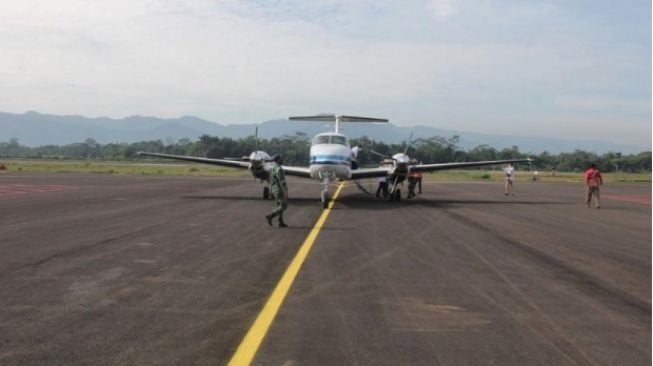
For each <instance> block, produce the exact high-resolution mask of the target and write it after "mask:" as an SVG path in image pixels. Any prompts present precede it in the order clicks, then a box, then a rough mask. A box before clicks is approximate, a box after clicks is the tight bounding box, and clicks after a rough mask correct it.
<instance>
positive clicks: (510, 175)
mask: <svg viewBox="0 0 653 366" xmlns="http://www.w3.org/2000/svg"><path fill="white" fill-rule="evenodd" d="M504 171H505V172H506V187H505V192H504V194H505V195H506V196H507V195H511V196H514V195H515V191H514V185H513V180H514V179H515V168H513V166H512V163H510V164H508V166H507V167H506V168H505V169H504Z"/></svg>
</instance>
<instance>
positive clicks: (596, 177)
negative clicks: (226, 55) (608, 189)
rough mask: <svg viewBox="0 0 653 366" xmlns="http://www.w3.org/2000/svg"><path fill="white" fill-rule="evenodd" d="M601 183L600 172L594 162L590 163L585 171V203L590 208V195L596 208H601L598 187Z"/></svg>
mask: <svg viewBox="0 0 653 366" xmlns="http://www.w3.org/2000/svg"><path fill="white" fill-rule="evenodd" d="M602 185H603V177H602V176H601V172H599V170H598V169H597V168H596V164H594V163H592V164H590V167H589V169H587V170H586V171H585V205H586V206H587V208H590V205H591V203H592V196H593V197H594V200H595V202H596V208H597V209H599V208H601V195H600V190H599V187H600V186H602Z"/></svg>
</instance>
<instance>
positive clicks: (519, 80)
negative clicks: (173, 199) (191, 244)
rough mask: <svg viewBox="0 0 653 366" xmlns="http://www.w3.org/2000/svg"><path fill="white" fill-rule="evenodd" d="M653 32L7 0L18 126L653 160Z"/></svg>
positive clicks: (552, 6) (610, 20)
mask: <svg viewBox="0 0 653 366" xmlns="http://www.w3.org/2000/svg"><path fill="white" fill-rule="evenodd" d="M651 29H652V28H651V1H650V0H625V1H624V0H591V1H590V0H574V1H569V0H549V1H539V0H528V1H525V0H422V1H420V0H369V1H368V0H312V1H299V0H269V1H267V0H251V1H236V0H224V1H216V0H211V1H209V0H193V1H182V0H94V1H88V0H59V1H42V0H39V1H36V0H15V1H14V0H0V111H3V112H9V113H23V112H26V111H38V112H41V113H50V114H76V115H83V116H87V117H111V118H123V117H127V116H132V115H142V116H155V117H160V118H177V117H181V116H188V115H190V116H197V117H199V118H202V119H206V120H208V121H212V122H219V123H222V124H239V123H259V122H263V121H266V120H271V119H278V118H286V117H288V116H291V115H307V114H317V113H338V114H351V115H362V116H368V117H383V118H388V119H390V121H391V122H392V123H394V124H396V125H399V126H415V125H426V126H433V127H439V128H445V129H453V130H458V131H474V132H483V133H491V134H508V135H523V136H546V137H558V138H573V139H578V138H580V139H592V140H602V141H610V142H614V143H624V144H634V145H639V146H642V147H648V148H650V146H651V125H652V120H651ZM0 135H1V131H0Z"/></svg>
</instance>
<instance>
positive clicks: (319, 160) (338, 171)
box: [138, 114, 532, 208]
mask: <svg viewBox="0 0 653 366" xmlns="http://www.w3.org/2000/svg"><path fill="white" fill-rule="evenodd" d="M288 120H290V121H315V122H332V123H334V125H335V128H334V131H333V132H324V133H319V134H317V135H315V137H313V139H312V141H311V148H310V154H309V155H310V158H309V166H308V167H302V166H287V165H282V168H283V171H284V173H285V174H286V175H288V176H295V177H300V178H308V179H314V180H318V181H320V182H321V183H322V185H323V186H324V189H323V190H322V193H321V195H320V199H321V202H322V207H323V208H327V207H328V204H329V199H330V197H329V184H330V183H332V182H334V181H348V180H352V181H357V180H359V179H365V178H380V177H386V178H387V179H388V181H389V182H392V184H393V186H392V188H391V192H392V195H391V196H390V199H391V200H394V201H399V200H400V199H401V191H400V189H398V188H397V185H398V184H401V183H402V182H403V181H404V180H406V179H407V177H408V175H409V174H410V172H411V171H420V172H431V171H438V170H446V169H457V168H469V167H479V166H487V165H500V164H507V163H530V162H532V159H530V158H527V159H509V160H493V161H476V162H458V163H439V164H416V165H410V164H409V163H410V159H409V158H408V156H407V155H406V154H405V152H404V153H403V154H401V153H400V154H395V155H394V156H393V164H387V165H382V166H380V167H377V168H357V169H352V151H351V147H350V145H349V141H348V139H347V137H346V136H345V135H344V134H342V133H340V124H341V123H343V122H363V123H384V122H388V120H387V119H385V118H370V117H358V116H348V115H338V114H320V115H313V116H298V117H289V118H288ZM138 155H142V156H151V157H158V158H166V159H174V160H182V161H190V162H196V163H205V164H212V165H219V166H226V167H231V168H238V169H248V170H249V171H250V172H251V173H252V175H253V176H254V178H255V179H259V180H260V181H261V182H265V183H266V184H269V178H270V172H271V171H272V168H273V166H274V163H273V162H271V161H270V156H269V155H268V154H267V153H265V152H263V151H258V150H257V151H255V152H254V153H252V154H251V155H250V158H251V159H249V161H239V160H234V159H214V158H201V157H194V156H183V155H171V154H160V153H150V152H143V151H140V152H138ZM266 192H267V193H266ZM268 196H269V188H268V185H266V186H265V187H264V190H263V197H264V198H268Z"/></svg>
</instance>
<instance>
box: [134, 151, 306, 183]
mask: <svg viewBox="0 0 653 366" xmlns="http://www.w3.org/2000/svg"><path fill="white" fill-rule="evenodd" d="M138 155H143V156H153V157H156V158H165V159H173V160H182V161H190V162H193V163H203V164H211V165H219V166H226V167H230V168H237V169H249V166H250V162H249V161H243V160H236V159H212V158H200V157H196V156H186V155H171V154H159V153H149V152H143V151H139V152H138ZM282 167H283V171H284V173H286V175H290V176H293V177H302V178H310V177H311V171H310V169H309V168H307V167H298V166H286V165H282Z"/></svg>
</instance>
